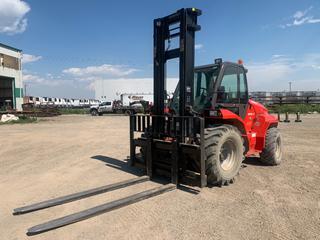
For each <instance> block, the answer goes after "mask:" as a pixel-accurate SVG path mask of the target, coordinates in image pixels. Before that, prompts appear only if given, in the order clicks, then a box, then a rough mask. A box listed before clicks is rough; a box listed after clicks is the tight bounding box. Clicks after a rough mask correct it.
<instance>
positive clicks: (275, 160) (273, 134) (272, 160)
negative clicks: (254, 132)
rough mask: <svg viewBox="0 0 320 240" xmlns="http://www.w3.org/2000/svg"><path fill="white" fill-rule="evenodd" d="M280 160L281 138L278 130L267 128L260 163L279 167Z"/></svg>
mask: <svg viewBox="0 0 320 240" xmlns="http://www.w3.org/2000/svg"><path fill="white" fill-rule="evenodd" d="M281 160H282V137H281V134H280V132H279V129H278V128H274V127H273V128H269V129H268V131H267V134H266V144H265V147H264V149H263V150H262V153H261V154H260V161H261V162H262V163H265V164H267V165H273V166H274V165H279V164H280V163H281Z"/></svg>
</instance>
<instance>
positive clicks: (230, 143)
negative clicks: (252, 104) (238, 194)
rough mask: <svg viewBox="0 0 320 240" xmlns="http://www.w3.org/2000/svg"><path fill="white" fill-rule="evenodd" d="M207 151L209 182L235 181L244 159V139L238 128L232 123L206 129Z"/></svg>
mask: <svg viewBox="0 0 320 240" xmlns="http://www.w3.org/2000/svg"><path fill="white" fill-rule="evenodd" d="M205 151H206V157H207V160H206V174H207V179H208V184H210V185H218V186H223V185H228V184H229V183H233V181H234V177H235V176H236V175H237V174H238V173H239V170H240V167H241V163H242V161H243V141H242V137H241V135H240V132H239V131H238V129H236V128H235V127H233V126H231V125H223V126H219V127H215V128H207V129H205Z"/></svg>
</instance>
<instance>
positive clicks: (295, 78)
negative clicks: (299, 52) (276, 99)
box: [246, 53, 320, 91]
mask: <svg viewBox="0 0 320 240" xmlns="http://www.w3.org/2000/svg"><path fill="white" fill-rule="evenodd" d="M278 55H279V54H277V55H276V56H278ZM318 67H320V54H318V53H314V54H305V55H303V56H301V57H299V58H294V57H290V56H285V55H281V56H278V57H274V56H272V57H271V58H270V59H269V60H266V61H262V62H251V63H249V64H247V65H246V68H247V69H248V74H247V75H248V82H249V89H250V90H251V91H283V90H285V89H287V88H288V82H289V81H292V82H294V85H295V89H297V90H316V89H318V88H320V74H319V69H320V68H319V69H318Z"/></svg>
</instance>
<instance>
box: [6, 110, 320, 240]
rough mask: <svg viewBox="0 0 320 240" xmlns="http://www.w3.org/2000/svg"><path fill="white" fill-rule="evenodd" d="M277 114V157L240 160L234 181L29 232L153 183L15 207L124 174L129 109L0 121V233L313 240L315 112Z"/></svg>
mask: <svg viewBox="0 0 320 240" xmlns="http://www.w3.org/2000/svg"><path fill="white" fill-rule="evenodd" d="M302 119H303V122H302V123H294V122H291V123H289V124H285V123H281V124H280V129H281V131H282V133H283V137H284V145H285V149H284V150H285V153H284V161H283V164H282V165H281V166H277V167H267V166H261V165H260V164H259V163H258V162H255V161H253V162H251V163H250V162H247V161H246V162H245V163H244V167H243V169H242V170H241V172H240V176H239V177H237V179H236V182H235V183H234V184H232V185H230V186H228V187H223V188H205V189H203V190H201V192H200V193H199V194H192V193H189V192H185V191H181V190H175V191H173V192H169V193H166V194H163V195H160V196H157V197H155V198H151V199H148V200H145V201H142V202H139V203H136V204H133V205H130V206H127V207H125V208H121V209H118V210H115V211H112V212H109V213H106V214H103V215H100V216H97V217H94V218H91V219H88V220H86V221H83V222H79V223H76V224H72V225H69V226H66V227H63V228H60V229H56V230H54V231H50V232H46V233H43V234H40V235H36V236H32V237H28V236H26V235H25V233H26V230H27V229H28V228H29V227H31V226H34V225H37V224H39V223H42V222H45V221H47V220H50V219H54V218H57V217H61V216H64V215H66V214H70V213H73V212H77V211H80V210H83V209H86V208H88V207H92V206H95V205H99V204H102V203H104V202H108V201H111V200H113V199H117V198H119V197H123V196H127V195H129V194H133V193H135V192H137V191H143V190H146V189H150V188H152V187H153V186H156V185H158V184H156V183H150V182H147V183H143V184H140V185H136V186H131V187H129V188H127V189H122V190H117V191H114V192H111V193H105V194H102V195H98V196H94V197H91V198H87V199H83V200H80V201H77V202H73V203H68V204H65V205H63V206H57V207H54V208H51V209H46V210H42V211H39V212H34V213H29V214H26V215H20V216H13V215H12V209H14V208H16V207H20V206H23V205H26V204H30V203H33V202H37V201H40V200H45V199H48V198H52V197H57V196H61V195H64V194H68V193H72V192H77V191H81V190H85V189H87V188H92V187H96V186H101V185H105V184H108V183H114V182H117V181H120V180H126V179H130V178H132V177H134V176H136V174H139V171H136V170H131V169H130V168H128V167H127V165H126V162H125V159H126V157H127V155H128V153H129V144H128V142H129V141H128V118H127V117H120V116H119V117H115V116H104V117H90V116H60V117H57V118H51V119H47V120H44V121H40V122H39V123H35V124H24V125H3V126H0V139H1V140H0V194H1V195H0V239H6V240H12V239H17V240H20V239H52V240H57V239H68V240H71V239H77V240H78V239H86V240H88V239H95V240H96V239H319V238H320V237H319V236H320V158H319V156H320V147H319V146H320V115H308V116H303V117H302Z"/></svg>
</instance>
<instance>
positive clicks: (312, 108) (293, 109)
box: [268, 104, 320, 113]
mask: <svg viewBox="0 0 320 240" xmlns="http://www.w3.org/2000/svg"><path fill="white" fill-rule="evenodd" d="M268 109H269V111H270V112H272V113H278V112H280V113H286V112H288V113H297V112H300V113H308V112H319V113H320V104H285V105H274V106H270V107H268Z"/></svg>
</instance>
